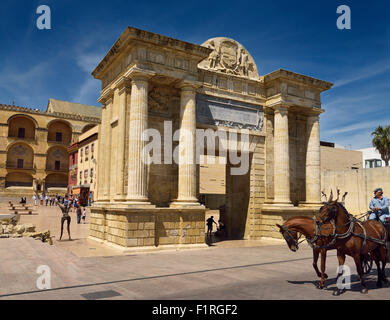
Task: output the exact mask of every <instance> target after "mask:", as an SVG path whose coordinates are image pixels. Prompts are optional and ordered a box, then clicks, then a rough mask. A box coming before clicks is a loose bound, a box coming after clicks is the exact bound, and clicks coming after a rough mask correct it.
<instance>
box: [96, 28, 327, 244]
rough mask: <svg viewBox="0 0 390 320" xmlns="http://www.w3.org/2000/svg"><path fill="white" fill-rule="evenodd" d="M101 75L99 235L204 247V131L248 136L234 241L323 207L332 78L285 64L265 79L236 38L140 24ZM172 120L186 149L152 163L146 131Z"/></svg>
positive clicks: (231, 221)
mask: <svg viewBox="0 0 390 320" xmlns="http://www.w3.org/2000/svg"><path fill="white" fill-rule="evenodd" d="M92 74H93V76H94V77H95V78H96V79H99V80H101V83H102V90H101V95H100V98H99V101H100V102H101V103H102V105H103V109H102V124H101V127H100V128H99V137H100V138H99V148H98V150H99V159H100V161H99V163H98V170H97V172H98V183H97V186H98V188H97V201H96V202H95V205H94V207H93V208H92V213H91V220H90V222H91V225H90V228H91V229H90V236H91V237H92V238H94V239H98V240H103V241H104V242H105V243H107V244H109V245H113V246H120V247H121V248H124V249H126V248H133V249H134V247H142V248H143V249H146V248H151V249H153V248H156V247H161V248H164V247H165V248H179V247H191V246H192V247H193V246H204V245H205V244H204V243H205V207H204V206H203V205H201V204H200V203H199V201H198V195H199V165H197V164H196V161H195V160H196V139H195V138H194V137H195V135H196V130H197V129H211V130H219V131H225V132H227V133H235V134H236V135H238V137H241V138H242V136H243V135H244V134H246V133H249V140H250V148H249V150H248V152H249V160H250V163H249V170H248V171H247V172H246V173H245V174H241V175H232V174H231V172H232V171H231V170H230V169H231V168H234V167H236V166H239V164H237V163H236V162H235V161H234V160H235V159H233V158H232V157H231V156H230V153H227V157H226V201H225V209H224V210H223V216H221V219H222V220H223V221H224V223H225V225H226V231H227V234H228V237H229V238H231V239H242V238H245V239H259V238H261V237H264V236H273V237H279V234H278V232H274V231H273V230H272V226H273V225H274V224H275V223H281V222H282V221H283V219H286V218H287V217H289V216H290V215H298V214H301V215H302V214H306V215H312V214H313V213H314V210H317V208H318V205H319V204H320V202H321V198H320V197H321V193H320V140H319V116H320V114H321V113H322V112H323V110H322V109H321V93H322V92H323V91H326V90H328V89H330V88H331V86H332V84H331V83H329V82H326V81H322V80H318V79H314V78H311V77H308V76H304V75H301V74H297V73H294V72H290V71H286V70H281V69H280V70H277V71H275V72H272V73H270V74H268V75H264V76H261V75H259V74H258V68H257V66H256V63H255V61H254V60H253V58H252V56H251V55H250V54H249V52H248V51H247V50H246V48H244V46H242V45H241V44H240V43H239V42H237V41H235V40H232V39H228V38H213V39H210V40H208V41H206V42H205V43H204V44H203V45H196V44H192V43H188V42H184V41H180V40H176V39H172V38H169V37H165V36H162V35H158V34H155V33H151V32H147V31H143V30H139V29H135V28H132V27H128V28H127V29H126V30H125V31H124V32H123V33H122V35H121V36H120V38H119V39H118V40H117V41H116V42H115V44H114V45H113V47H112V48H111V50H110V51H109V52H108V53H107V54H106V56H105V57H104V58H103V60H102V61H101V62H100V63H99V65H98V66H97V67H96V69H95V70H94V71H93V73H92ZM166 121H171V123H172V130H173V131H176V130H178V129H180V137H179V139H178V141H176V142H174V145H173V146H171V147H173V149H174V148H175V147H176V146H179V147H180V149H179V150H185V152H179V154H178V157H179V162H178V164H175V163H173V164H167V163H166V162H164V161H162V164H153V163H151V164H148V163H146V162H145V161H143V159H145V157H147V156H148V155H146V154H144V153H145V149H144V147H145V145H146V144H147V141H145V139H144V138H143V134H144V131H145V130H147V129H155V130H157V131H158V132H159V133H160V134H161V137H163V136H164V126H165V122H166ZM239 139H240V138H239ZM164 147H168V146H164ZM229 148H232V146H231V145H230V144H229ZM236 148H237V150H236V151H237V152H238V153H240V152H244V151H243V150H242V146H240V143H238V144H237V147H236ZM240 148H241V149H240ZM164 150H165V151H166V150H167V149H166V148H164ZM168 150H169V148H168ZM165 151H164V153H163V154H161V156H162V157H165V156H167V155H166V153H165ZM215 151H216V154H217V155H218V152H219V150H215Z"/></svg>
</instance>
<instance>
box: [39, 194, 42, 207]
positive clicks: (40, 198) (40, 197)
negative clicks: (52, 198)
mask: <svg viewBox="0 0 390 320" xmlns="http://www.w3.org/2000/svg"><path fill="white" fill-rule="evenodd" d="M39 200H40V201H41V206H43V194H41V195H40V196H39Z"/></svg>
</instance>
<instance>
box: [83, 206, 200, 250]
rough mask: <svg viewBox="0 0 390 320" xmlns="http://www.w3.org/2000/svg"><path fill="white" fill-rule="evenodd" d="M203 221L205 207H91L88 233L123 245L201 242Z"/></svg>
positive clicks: (154, 245)
mask: <svg viewBox="0 0 390 320" xmlns="http://www.w3.org/2000/svg"><path fill="white" fill-rule="evenodd" d="M204 225H205V210H204V209H173V208H159V209H142V210H141V209H129V210H117V211H112V209H111V210H110V212H109V213H108V212H106V211H105V210H102V209H98V208H92V210H91V218H90V236H91V237H93V238H97V239H100V240H104V241H107V242H108V243H113V244H116V245H119V246H122V247H160V246H164V245H173V246H180V245H182V244H204V243H205V233H204Z"/></svg>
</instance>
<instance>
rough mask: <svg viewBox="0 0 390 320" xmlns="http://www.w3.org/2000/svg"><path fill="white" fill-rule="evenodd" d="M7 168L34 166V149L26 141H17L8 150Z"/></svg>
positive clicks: (27, 168) (29, 168)
mask: <svg viewBox="0 0 390 320" xmlns="http://www.w3.org/2000/svg"><path fill="white" fill-rule="evenodd" d="M6 168H7V169H26V170H32V169H33V168H34V151H33V149H32V148H31V147H30V146H29V145H27V144H25V143H15V144H13V145H11V146H10V147H9V148H8V150H7V162H6Z"/></svg>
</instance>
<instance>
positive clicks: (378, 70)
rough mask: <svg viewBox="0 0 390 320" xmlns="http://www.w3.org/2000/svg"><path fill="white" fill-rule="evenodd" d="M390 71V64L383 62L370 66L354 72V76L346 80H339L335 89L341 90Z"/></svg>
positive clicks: (351, 75) (349, 76)
mask: <svg viewBox="0 0 390 320" xmlns="http://www.w3.org/2000/svg"><path fill="white" fill-rule="evenodd" d="M388 71H390V62H389V61H381V62H377V63H375V64H373V65H370V66H365V67H362V68H359V69H357V70H355V71H354V73H353V74H350V75H348V76H347V77H345V78H342V79H339V80H337V81H336V82H335V83H334V86H333V88H334V89H335V88H339V87H342V86H345V85H347V84H350V83H353V82H356V81H360V80H363V79H369V78H372V77H375V76H378V75H380V74H383V73H386V72H388Z"/></svg>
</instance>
